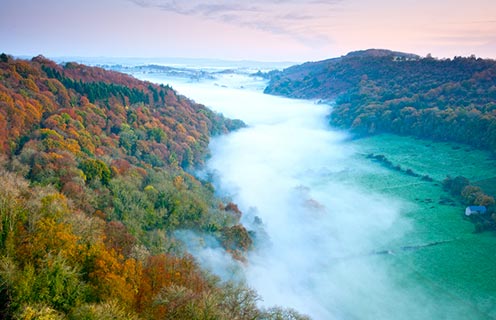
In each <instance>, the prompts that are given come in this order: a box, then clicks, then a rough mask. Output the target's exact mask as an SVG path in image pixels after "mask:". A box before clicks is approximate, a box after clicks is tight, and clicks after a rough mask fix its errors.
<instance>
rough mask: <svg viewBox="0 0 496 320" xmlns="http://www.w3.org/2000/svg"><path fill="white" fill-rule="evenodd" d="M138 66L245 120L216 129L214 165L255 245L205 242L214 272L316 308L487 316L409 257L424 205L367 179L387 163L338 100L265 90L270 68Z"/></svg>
mask: <svg viewBox="0 0 496 320" xmlns="http://www.w3.org/2000/svg"><path fill="white" fill-rule="evenodd" d="M136 76H137V77H139V78H142V79H146V80H151V81H155V82H161V83H169V84H171V85H172V86H173V87H174V88H175V89H176V90H177V91H178V92H180V93H182V94H184V95H186V96H187V97H189V98H192V99H193V100H195V101H197V102H199V103H202V104H205V105H206V106H208V107H210V108H211V109H213V110H215V111H217V112H221V113H223V114H224V115H225V116H227V117H230V118H237V119H241V120H243V121H244V122H245V123H246V124H247V127H246V128H243V129H241V130H238V131H236V132H233V133H230V134H228V135H224V136H220V137H216V138H214V139H212V141H211V144H210V149H211V157H210V159H209V160H208V162H207V168H206V171H207V172H209V173H210V174H211V175H212V176H213V177H214V184H215V186H216V190H217V192H218V193H219V195H221V196H223V197H229V198H230V199H232V200H233V201H234V202H235V203H237V204H238V206H239V208H240V209H241V211H243V213H244V215H243V220H242V222H243V223H244V224H245V225H246V226H247V228H248V229H250V230H255V231H256V232H257V233H256V235H257V236H256V240H257V241H256V248H255V249H254V250H253V251H252V252H250V253H249V255H248V257H247V262H246V263H244V264H236V262H234V261H222V262H219V261H214V260H216V259H218V258H219V255H215V254H213V253H212V252H213V251H211V250H209V251H202V252H196V255H198V256H199V260H200V261H201V262H202V264H204V265H206V266H207V267H210V268H211V269H212V271H213V272H215V273H217V274H219V275H221V276H222V277H223V278H226V277H227V278H229V275H230V272H231V273H232V277H233V278H234V277H235V274H236V277H238V276H239V273H241V277H242V278H243V279H244V280H245V281H246V283H247V284H248V285H249V286H250V287H252V288H254V289H255V290H256V291H257V292H258V293H259V294H260V295H261V297H262V299H263V301H262V302H261V304H263V305H266V306H273V305H280V306H284V307H291V308H294V309H296V310H297V311H299V312H301V313H304V314H308V315H309V316H311V317H312V318H314V319H400V318H401V319H443V318H446V319H457V318H458V319H466V318H467V316H469V317H470V318H474V319H475V318H479V317H480V318H485V317H484V316H480V315H478V316H477V317H476V316H475V315H474V312H473V310H472V307H471V306H464V305H463V303H462V304H458V303H456V302H455V303H454V302H453V301H452V297H451V295H450V293H449V292H445V290H441V289H436V286H437V284H433V285H432V286H430V287H428V286H426V285H425V283H426V281H425V279H424V275H423V274H422V273H419V272H417V271H416V270H415V268H413V267H411V266H408V265H405V263H403V258H402V257H401V254H402V252H401V250H405V247H403V249H401V248H402V244H403V243H408V241H405V239H406V238H407V236H408V234H410V233H412V232H414V229H415V228H416V227H415V223H413V222H412V218H411V215H409V214H408V213H411V212H412V210H414V209H412V208H414V207H415V205H414V204H412V201H411V200H409V199H405V198H404V197H401V196H398V195H397V194H394V193H391V192H382V191H381V188H372V187H371V184H370V183H366V181H367V179H373V180H375V181H379V183H380V180H381V175H382V173H383V172H382V171H381V170H383V169H381V168H380V167H378V166H377V165H376V164H373V163H371V162H370V161H368V160H366V159H365V157H363V156H360V152H361V146H360V145H357V144H355V143H354V142H353V141H351V140H350V139H349V137H348V135H347V134H346V133H345V132H340V131H337V130H334V129H331V128H330V127H329V125H328V120H327V116H328V114H329V111H330V106H328V105H322V104H316V103H315V102H312V101H302V100H291V99H285V98H281V97H274V96H268V95H264V94H263V88H264V85H265V82H264V80H262V79H257V78H252V77H248V76H247V75H246V74H239V73H232V74H230V73H226V74H222V75H217V76H216V78H215V79H210V80H204V81H200V82H189V81H184V80H180V79H164V78H162V77H161V76H160V75H150V74H136ZM217 250H220V249H217ZM220 257H226V255H225V254H221V255H220ZM233 264H236V267H232V265H233ZM433 288H434V289H433ZM472 315H474V317H471V316H472Z"/></svg>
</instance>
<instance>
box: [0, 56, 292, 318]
mask: <svg viewBox="0 0 496 320" xmlns="http://www.w3.org/2000/svg"><path fill="white" fill-rule="evenodd" d="M242 125H243V124H242V123H241V122H240V121H232V120H229V119H225V118H224V117H222V116H221V115H218V114H215V113H213V112H212V111H210V110H209V109H207V108H206V107H204V106H203V105H200V104H197V103H194V102H193V101H191V100H189V99H187V98H186V97H183V96H180V95H178V94H177V93H176V92H175V91H174V90H173V89H172V88H170V87H168V86H159V85H155V84H152V83H149V82H143V81H139V80H137V79H135V78H133V77H130V76H127V75H124V74H120V73H117V72H111V71H106V70H103V69H101V68H92V67H87V66H84V65H79V64H75V63H67V64H65V65H63V66H61V65H57V64H56V63H54V62H52V61H50V60H47V59H46V58H44V57H42V56H38V57H35V58H33V59H32V60H31V61H26V60H18V59H14V58H12V57H11V56H8V55H6V54H2V55H0V184H1V185H2V188H0V318H1V319H41V318H43V319H197V318H200V317H201V318H205V319H252V318H254V317H258V318H260V319H274V318H277V319H285V318H290V317H291V319H294V318H298V317H300V316H299V315H298V314H296V313H295V312H293V311H292V310H282V309H279V308H274V309H269V310H260V309H259V308H257V306H256V304H255V302H256V300H257V299H258V296H257V294H256V293H255V292H253V291H252V290H250V289H249V288H246V287H244V286H243V285H242V284H233V283H221V282H219V280H218V279H217V278H216V277H214V276H212V275H209V274H207V273H205V271H203V270H202V269H201V268H200V267H199V266H198V265H197V263H196V262H195V261H194V259H193V258H192V257H191V256H189V255H188V254H187V252H185V250H184V249H183V247H182V245H181V244H180V243H179V242H178V241H177V240H175V239H174V236H173V235H174V231H176V230H180V229H188V230H193V231H195V232H197V233H199V234H208V235H210V236H213V237H214V238H216V239H217V240H218V242H219V243H220V244H221V245H222V246H223V247H224V248H225V249H226V250H227V251H228V252H230V253H231V254H232V256H233V257H235V258H236V259H240V260H242V259H243V255H244V254H245V252H246V251H247V250H249V249H250V247H251V246H252V234H250V233H248V231H247V230H246V229H245V228H244V227H243V226H242V225H241V224H239V219H240V217H241V212H240V211H239V210H238V208H237V206H236V205H235V204H233V203H224V202H222V201H221V200H219V199H217V198H216V197H215V196H214V191H213V188H212V186H211V185H210V184H209V183H208V182H203V181H199V180H198V179H196V178H195V177H194V176H192V175H191V174H188V173H187V170H188V169H190V168H194V167H196V166H201V164H202V162H203V160H204V159H205V157H206V156H207V154H208V149H207V147H208V142H209V138H210V137H211V136H212V135H215V134H221V133H225V132H228V131H230V130H234V129H236V128H239V127H241V126H242Z"/></svg>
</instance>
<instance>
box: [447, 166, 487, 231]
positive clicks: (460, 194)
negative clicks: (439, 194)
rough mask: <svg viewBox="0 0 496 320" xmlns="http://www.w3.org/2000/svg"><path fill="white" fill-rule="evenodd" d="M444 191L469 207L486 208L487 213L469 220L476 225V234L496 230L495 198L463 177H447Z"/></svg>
mask: <svg viewBox="0 0 496 320" xmlns="http://www.w3.org/2000/svg"><path fill="white" fill-rule="evenodd" d="M443 189H444V190H445V191H447V192H449V193H451V195H453V196H454V197H455V198H457V199H459V200H461V202H462V203H463V204H464V205H467V206H474V205H475V206H484V207H486V210H487V211H486V212H485V213H483V214H472V215H470V217H469V219H470V220H471V221H472V223H474V225H475V231H476V232H482V231H485V230H496V212H495V209H496V207H495V204H496V202H495V200H494V197H492V196H490V195H488V194H487V193H485V192H484V190H482V188H481V187H479V186H475V185H472V184H471V183H470V181H469V180H468V179H467V178H465V177H463V176H457V177H455V178H452V177H451V176H448V177H446V179H444V180H443Z"/></svg>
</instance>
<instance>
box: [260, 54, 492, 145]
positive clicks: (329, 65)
mask: <svg viewBox="0 0 496 320" xmlns="http://www.w3.org/2000/svg"><path fill="white" fill-rule="evenodd" d="M265 93H268V94H275V95H283V96H288V97H293V98H304V99H324V100H335V107H334V108H333V110H332V113H331V117H330V122H331V124H332V125H335V126H338V127H341V128H350V129H352V130H353V131H354V132H355V133H357V134H360V135H364V134H374V133H378V132H392V133H397V134H405V135H413V136H417V137H425V138H431V139H436V140H450V141H456V142H461V143H466V144H469V145H472V146H474V147H476V148H483V149H489V150H491V151H496V61H494V60H484V59H476V58H475V57H469V58H462V57H455V58H454V59H445V60H438V59H434V58H432V57H426V58H420V57H419V56H416V55H412V54H406V53H399V52H393V51H388V50H376V49H371V50H365V51H359V52H353V53H350V54H348V55H346V56H343V57H340V58H336V59H330V60H325V61H319V62H309V63H305V64H302V65H299V66H293V67H290V68H288V69H285V70H284V71H282V72H272V73H271V74H270V83H269V85H268V86H267V88H266V89H265Z"/></svg>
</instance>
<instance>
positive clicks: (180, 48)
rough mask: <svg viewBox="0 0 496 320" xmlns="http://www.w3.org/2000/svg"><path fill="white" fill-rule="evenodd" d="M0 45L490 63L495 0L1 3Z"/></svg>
mask: <svg viewBox="0 0 496 320" xmlns="http://www.w3.org/2000/svg"><path fill="white" fill-rule="evenodd" d="M0 39H1V41H0V51H3V52H6V53H9V54H13V55H27V56H34V55H38V54H43V55H45V56H48V57H61V56H77V57H146V58H148V57H164V58H167V57H184V58H216V59H228V60H259V61H295V62H302V61H312V60H321V59H325V58H330V57H337V56H341V55H344V54H346V53H348V52H351V51H355V50H363V49H368V48H381V49H391V50H395V51H403V52H410V53H416V54H419V55H422V56H425V55H427V54H428V53H430V54H432V55H433V56H434V57H439V58H451V57H453V56H469V55H472V54H475V55H476V56H478V57H483V58H496V1H494V0H395V1H393V0H249V1H245V0H243V1H234V0H204V1H198V0H84V1H83V0H0Z"/></svg>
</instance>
